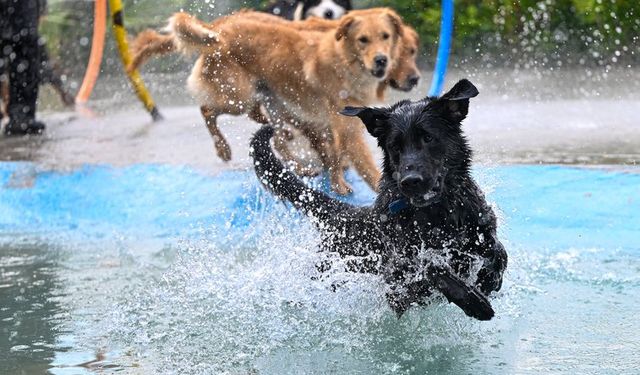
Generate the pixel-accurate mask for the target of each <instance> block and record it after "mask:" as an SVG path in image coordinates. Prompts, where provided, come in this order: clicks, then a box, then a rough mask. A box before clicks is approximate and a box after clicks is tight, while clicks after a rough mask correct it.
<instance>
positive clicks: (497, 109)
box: [0, 69, 640, 173]
mask: <svg viewBox="0 0 640 375" xmlns="http://www.w3.org/2000/svg"><path fill="white" fill-rule="evenodd" d="M425 76H427V74H425ZM459 77H470V78H471V79H472V80H473V81H474V82H475V83H477V85H478V88H479V90H480V95H479V96H478V97H477V98H474V99H473V100H472V103H471V108H470V114H469V117H468V119H467V120H466V121H465V123H464V127H465V131H466V134H467V136H468V138H469V140H470V142H471V145H472V147H473V149H474V151H475V155H476V161H477V162H479V163H488V164H507V163H529V164H530V163H563V164H625V165H635V164H636V163H637V162H638V160H640V159H639V158H640V151H638V150H640V147H639V146H640V132H639V131H638V130H637V124H638V123H640V112H639V111H637V108H638V107H639V106H640V101H639V100H638V98H637V97H636V96H634V93H637V92H640V87H639V86H640V84H639V83H638V82H640V74H639V73H638V71H636V70H631V69H628V70H621V71H615V72H610V73H608V74H606V76H605V77H603V76H602V74H600V75H595V73H594V75H593V76H592V77H591V79H589V80H585V79H584V73H583V72H580V74H579V72H575V71H565V72H563V71H557V72H554V73H553V74H546V75H536V74H534V73H524V72H521V73H517V72H516V73H514V72H508V73H507V72H497V73H496V72H493V73H487V72H473V71H472V72H461V71H454V72H453V73H452V74H451V75H450V77H449V81H450V82H453V81H454V80H455V79H457V78H459ZM147 79H148V80H150V82H151V83H152V84H151V85H150V86H151V88H152V92H154V95H155V96H156V97H157V100H158V102H159V103H160V109H161V111H162V113H163V115H164V116H165V120H164V121H161V122H158V123H153V122H151V120H150V117H149V115H148V114H146V112H144V110H143V109H142V107H141V105H140V104H139V103H138V102H137V101H136V99H135V98H134V97H133V96H132V95H131V93H130V89H129V87H128V86H127V84H126V82H124V81H121V80H118V79H112V81H109V80H107V82H106V83H104V84H103V85H104V86H105V87H102V89H101V90H102V91H100V90H98V92H97V93H96V94H95V101H92V102H91V107H90V108H84V109H80V110H78V111H75V112H60V111H58V108H57V107H56V105H55V98H53V99H52V98H48V99H46V103H45V104H43V107H44V108H49V109H48V112H47V111H45V112H44V113H43V115H42V118H43V119H44V120H45V121H46V122H47V123H48V124H49V129H48V130H47V133H46V135H45V136H44V137H30V138H23V139H13V138H11V139H6V138H2V137H0V160H3V161H11V160H31V161H37V162H38V163H39V164H41V165H46V166H49V167H53V168H56V169H64V168H66V167H70V166H78V165H82V164H85V163H97V164H110V165H128V164H134V163H142V162H146V163H169V164H174V165H191V166H195V167H197V168H198V169H201V170H203V171H204V170H206V171H209V172H212V173H216V172H218V171H220V170H223V169H227V168H244V167H247V166H248V165H249V164H248V160H249V159H248V152H247V145H248V139H249V137H250V136H251V134H253V132H254V131H255V130H256V129H257V127H258V125H257V124H256V123H254V122H252V121H250V120H248V119H247V118H246V117H232V116H223V117H222V118H221V120H220V124H221V129H222V132H223V134H225V135H226V137H227V139H228V141H229V142H230V144H231V147H232V152H233V160H232V161H231V162H230V163H224V162H222V161H221V160H220V159H219V158H218V157H217V156H216V155H215V153H214V149H213V142H212V141H211V139H210V137H209V134H208V132H207V130H206V127H205V126H204V123H203V120H202V118H201V116H200V113H199V111H198V109H197V107H195V106H193V105H192V104H190V98H189V95H188V93H187V92H186V90H185V89H184V79H185V77H184V76H183V75H171V76H165V75H150V76H147ZM118 87H121V88H118ZM176 90H177V91H176ZM423 92H426V82H422V84H421V86H420V87H418V88H417V89H416V90H414V91H413V92H411V93H408V94H403V93H399V92H392V91H389V95H388V98H387V101H388V102H389V103H392V102H394V101H396V100H399V99H403V98H407V97H411V98H414V99H415V98H419V97H420V96H421V93H423ZM45 98H46V97H45ZM49 103H50V104H49ZM176 105H179V106H176ZM368 139H369V142H370V145H371V148H372V150H375V152H377V149H376V147H375V142H374V141H373V139H372V138H371V137H368ZM378 157H379V154H378Z"/></svg>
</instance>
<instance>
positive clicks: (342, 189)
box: [331, 181, 353, 195]
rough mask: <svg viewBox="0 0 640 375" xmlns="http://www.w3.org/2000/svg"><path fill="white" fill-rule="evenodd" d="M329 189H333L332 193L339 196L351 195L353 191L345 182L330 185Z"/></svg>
mask: <svg viewBox="0 0 640 375" xmlns="http://www.w3.org/2000/svg"><path fill="white" fill-rule="evenodd" d="M331 188H332V189H333V191H335V192H336V193H338V194H340V195H348V194H351V193H353V189H352V188H351V186H350V185H349V184H348V183H347V182H346V181H341V182H338V183H334V184H331Z"/></svg>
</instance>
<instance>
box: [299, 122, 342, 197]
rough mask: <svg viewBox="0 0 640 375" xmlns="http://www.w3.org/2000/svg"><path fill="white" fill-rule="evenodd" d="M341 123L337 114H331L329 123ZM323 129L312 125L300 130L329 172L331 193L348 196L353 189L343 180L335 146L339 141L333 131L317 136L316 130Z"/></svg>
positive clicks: (337, 147)
mask: <svg viewBox="0 0 640 375" xmlns="http://www.w3.org/2000/svg"><path fill="white" fill-rule="evenodd" d="M341 121H342V118H341V117H339V116H338V115H337V114H331V121H330V123H332V124H333V123H336V122H341ZM323 129H326V128H325V127H322V126H313V125H310V126H305V127H302V128H301V130H302V131H303V132H305V135H307V137H308V138H309V140H310V141H311V146H312V147H313V148H314V149H315V150H316V152H318V156H319V157H320V160H321V161H322V165H323V166H324V167H325V168H327V169H328V170H329V178H330V180H331V188H332V189H333V191H335V192H336V193H338V194H341V195H346V194H349V193H351V192H352V191H353V189H352V188H351V186H349V184H348V183H347V181H346V180H345V179H344V171H343V169H342V166H341V165H340V158H339V156H338V152H337V151H338V150H339V147H340V146H339V144H336V141H339V139H338V138H337V137H335V136H334V133H335V131H334V130H333V129H331V130H328V129H326V130H325V132H324V134H319V133H318V130H320V131H322V130H323Z"/></svg>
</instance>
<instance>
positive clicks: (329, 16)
mask: <svg viewBox="0 0 640 375" xmlns="http://www.w3.org/2000/svg"><path fill="white" fill-rule="evenodd" d="M324 18H326V19H328V20H332V19H333V10H331V9H327V10H325V11H324Z"/></svg>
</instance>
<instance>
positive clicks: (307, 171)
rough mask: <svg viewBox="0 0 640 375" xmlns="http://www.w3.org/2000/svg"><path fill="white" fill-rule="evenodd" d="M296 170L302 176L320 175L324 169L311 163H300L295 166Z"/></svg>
mask: <svg viewBox="0 0 640 375" xmlns="http://www.w3.org/2000/svg"><path fill="white" fill-rule="evenodd" d="M295 172H296V174H297V175H298V176H302V177H316V176H318V175H320V173H322V170H321V169H319V168H314V167H313V166H311V165H303V164H299V163H298V164H296V166H295Z"/></svg>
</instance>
